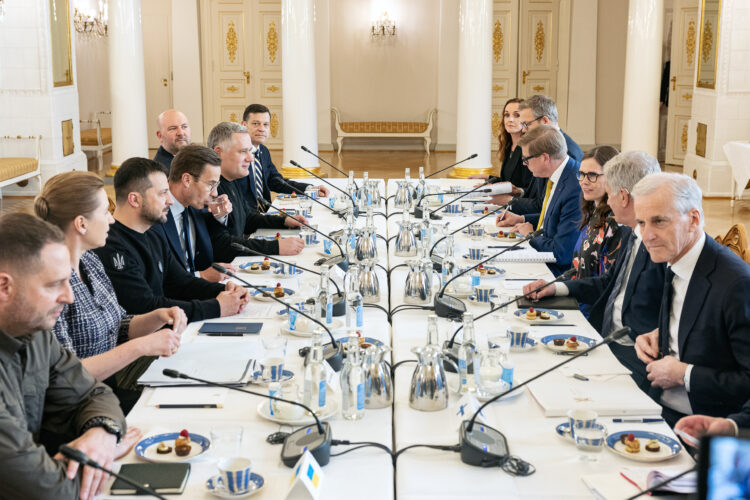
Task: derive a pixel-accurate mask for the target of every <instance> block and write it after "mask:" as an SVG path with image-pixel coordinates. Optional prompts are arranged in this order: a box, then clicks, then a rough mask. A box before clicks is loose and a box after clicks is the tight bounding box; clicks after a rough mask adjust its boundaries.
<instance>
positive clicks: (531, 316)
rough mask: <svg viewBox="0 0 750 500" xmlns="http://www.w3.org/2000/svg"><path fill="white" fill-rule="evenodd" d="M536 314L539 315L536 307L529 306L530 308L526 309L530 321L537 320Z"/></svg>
mask: <svg viewBox="0 0 750 500" xmlns="http://www.w3.org/2000/svg"><path fill="white" fill-rule="evenodd" d="M536 316H537V313H536V311H535V310H534V308H533V307H529V309H528V310H527V311H526V319H528V320H530V321H531V320H535V319H536Z"/></svg>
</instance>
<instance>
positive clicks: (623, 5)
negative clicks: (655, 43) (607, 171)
mask: <svg viewBox="0 0 750 500" xmlns="http://www.w3.org/2000/svg"><path fill="white" fill-rule="evenodd" d="M597 17H598V22H597V51H596V60H597V64H596V143H597V144H620V138H621V132H622V98H623V93H624V82H625V42H626V35H627V25H628V2H627V1H626V0H599V13H598V16H597Z"/></svg>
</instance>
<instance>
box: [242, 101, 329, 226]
mask: <svg viewBox="0 0 750 500" xmlns="http://www.w3.org/2000/svg"><path fill="white" fill-rule="evenodd" d="M242 125H244V126H245V127H247V130H248V132H249V133H250V140H251V141H252V143H253V147H255V148H256V151H255V153H254V155H253V163H252V165H251V166H250V175H248V176H247V177H245V178H243V179H241V180H239V182H238V183H237V184H238V188H239V189H240V190H241V191H243V192H245V191H247V193H248V198H249V201H250V203H249V205H250V206H251V207H254V208H257V209H258V211H261V212H265V211H266V210H267V209H268V207H266V206H265V205H264V204H263V203H262V202H261V201H260V200H259V199H258V193H262V197H263V199H265V200H270V199H271V191H274V192H276V193H287V194H291V193H293V192H295V190H294V189H292V188H291V187H289V186H292V187H294V188H296V189H297V190H299V191H303V192H304V191H305V188H306V187H307V186H309V185H310V184H305V183H304V182H295V181H291V180H285V179H284V177H282V176H281V174H280V173H279V171H278V170H276V166H275V165H274V164H273V161H271V153H270V151H268V148H267V147H266V146H264V145H263V143H264V142H266V140H267V139H268V134H269V133H270V130H271V111H270V110H269V109H268V108H267V107H266V106H264V105H263V104H251V105H249V106H248V107H247V108H245V112H244V113H243V114H242ZM317 188H318V189H319V192H320V195H321V196H328V189H327V188H326V187H325V186H323V185H320V186H317Z"/></svg>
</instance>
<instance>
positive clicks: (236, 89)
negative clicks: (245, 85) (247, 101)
mask: <svg viewBox="0 0 750 500" xmlns="http://www.w3.org/2000/svg"><path fill="white" fill-rule="evenodd" d="M227 90H228V91H229V92H232V93H234V92H237V91H238V90H240V89H239V88H237V87H235V86H234V85H230V86H229V87H227Z"/></svg>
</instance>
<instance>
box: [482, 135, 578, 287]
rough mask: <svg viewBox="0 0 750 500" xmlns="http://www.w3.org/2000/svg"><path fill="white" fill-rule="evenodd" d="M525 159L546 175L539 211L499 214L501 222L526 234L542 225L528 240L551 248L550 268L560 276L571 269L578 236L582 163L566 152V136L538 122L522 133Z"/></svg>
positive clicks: (540, 247)
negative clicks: (537, 234)
mask: <svg viewBox="0 0 750 500" xmlns="http://www.w3.org/2000/svg"><path fill="white" fill-rule="evenodd" d="M518 145H519V146H520V147H521V152H522V155H523V156H522V161H523V163H524V165H526V166H527V167H528V168H529V170H531V173H532V174H533V175H534V177H537V178H545V179H547V180H546V182H545V191H544V195H543V196H544V197H543V202H542V209H541V210H540V211H539V212H538V213H534V214H527V215H525V216H524V215H518V214H515V213H512V212H506V213H504V214H502V215H499V216H498V217H497V221H496V222H497V224H498V225H499V226H512V227H513V229H512V231H515V232H516V233H520V234H522V235H524V236H525V235H527V234H529V233H531V232H533V231H535V230H539V229H543V230H544V232H543V233H542V235H540V236H537V237H536V238H532V239H531V240H530V241H529V244H530V245H531V246H532V248H535V249H536V250H538V251H540V252H552V253H553V254H554V256H555V263H550V264H548V265H549V268H550V270H551V271H552V272H553V273H554V274H555V275H556V276H557V275H559V274H560V273H562V272H563V271H565V270H566V269H568V268H569V267H570V265H571V262H572V261H573V252H574V250H575V244H576V241H577V240H578V234H579V233H580V231H579V229H578V223H579V222H580V220H581V203H580V200H579V198H580V196H581V187H580V185H579V183H578V181H577V180H576V172H578V167H579V166H580V163H578V162H577V161H575V160H574V159H573V158H571V157H569V156H568V155H567V148H566V145H565V139H564V138H563V136H562V134H561V133H560V131H559V130H557V129H556V128H555V127H553V126H551V125H539V126H537V127H535V128H534V129H532V130H531V131H529V132H528V133H526V134H524V135H523V136H521V139H520V140H519V141H518Z"/></svg>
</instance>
